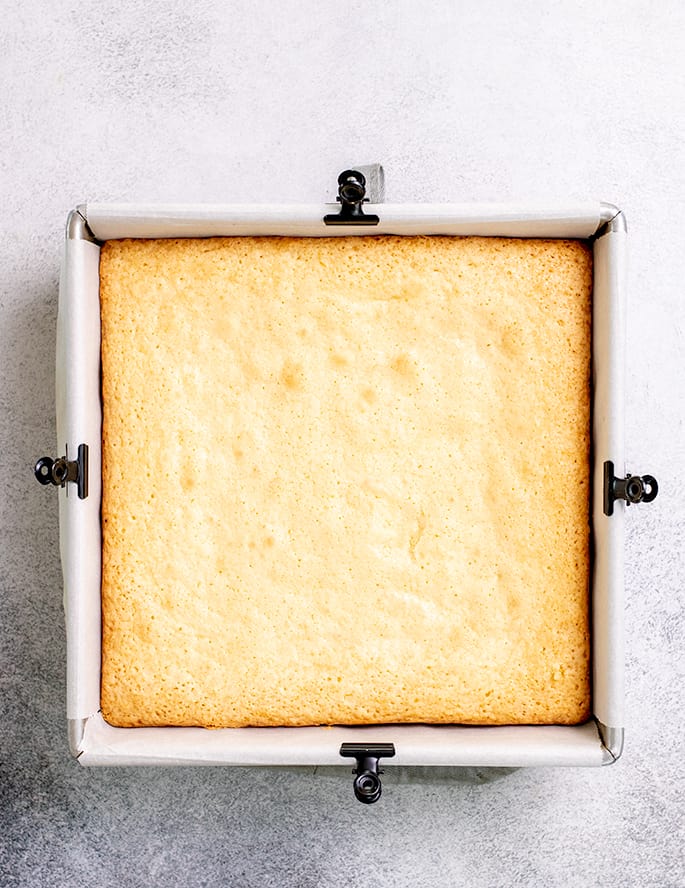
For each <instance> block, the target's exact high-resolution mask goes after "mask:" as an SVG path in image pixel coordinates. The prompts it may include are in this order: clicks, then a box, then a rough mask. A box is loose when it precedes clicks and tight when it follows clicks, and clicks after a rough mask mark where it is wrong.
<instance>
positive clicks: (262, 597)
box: [100, 236, 592, 727]
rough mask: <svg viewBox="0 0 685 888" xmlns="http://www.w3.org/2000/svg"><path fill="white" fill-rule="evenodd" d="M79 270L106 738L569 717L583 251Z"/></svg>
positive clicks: (244, 259)
mask: <svg viewBox="0 0 685 888" xmlns="http://www.w3.org/2000/svg"><path fill="white" fill-rule="evenodd" d="M100 274H101V283H100V294H101V305H102V308H101V316H102V397H103V501H102V521H103V580H102V604H103V648H102V691H101V703H102V712H103V715H104V717H105V719H106V720H107V721H108V722H110V723H111V724H114V725H119V726H138V725H203V726H208V727H221V726H225V727H237V726H245V725H305V724H362V723H381V722H449V723H466V724H521V723H528V724H536V723H538V724H545V723H562V724H570V723H577V722H581V721H584V720H585V719H586V718H588V717H589V714H590V678H589V615H588V611H589V605H588V583H589V579H588V577H589V504H588V498H589V426H590V397H589V384H590V340H591V334H590V303H591V287H592V256H591V252H590V249H589V247H588V246H587V245H586V244H583V243H581V242H577V241H558V240H550V241H544V240H518V239H499V238H456V237H412V238H402V237H366V236H365V237H344V238H321V239H319V238H243V237H238V238H212V239H205V240H203V239H194V240H163V241H143V240H130V241H110V242H107V243H105V244H104V246H103V248H102V253H101V265H100Z"/></svg>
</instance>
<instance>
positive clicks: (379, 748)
mask: <svg viewBox="0 0 685 888" xmlns="http://www.w3.org/2000/svg"><path fill="white" fill-rule="evenodd" d="M340 755H342V756H343V757H344V758H354V759H357V767H356V768H355V769H354V771H353V772H352V773H353V774H356V777H355V778H354V783H353V784H352V786H353V788H354V794H355V796H356V797H357V799H358V800H359V801H360V802H362V803H363V804H364V805H372V804H373V803H374V802H377V801H378V799H379V798H380V797H381V789H382V787H381V778H380V775H381V774H382V773H383V771H381V769H380V768H379V767H378V759H379V758H392V757H393V756H394V755H395V744H394V743H343V744H342V746H341V747H340Z"/></svg>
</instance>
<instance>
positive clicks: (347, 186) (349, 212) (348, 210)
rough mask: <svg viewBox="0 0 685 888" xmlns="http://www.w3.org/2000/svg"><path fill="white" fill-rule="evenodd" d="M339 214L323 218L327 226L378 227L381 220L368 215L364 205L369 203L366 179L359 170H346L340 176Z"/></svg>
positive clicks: (370, 214)
mask: <svg viewBox="0 0 685 888" xmlns="http://www.w3.org/2000/svg"><path fill="white" fill-rule="evenodd" d="M336 200H337V201H338V202H339V203H340V212H339V213H329V214H328V215H326V216H324V217H323V221H324V222H325V224H326V225H378V223H379V221H380V220H379V218H378V216H376V215H375V214H372V213H369V214H368V215H367V214H366V213H365V212H364V210H363V209H362V204H364V203H368V201H369V199H368V197H367V196H366V178H365V176H364V174H363V173H360V172H359V170H345V171H344V172H342V173H340V175H339V176H338V196H337V198H336Z"/></svg>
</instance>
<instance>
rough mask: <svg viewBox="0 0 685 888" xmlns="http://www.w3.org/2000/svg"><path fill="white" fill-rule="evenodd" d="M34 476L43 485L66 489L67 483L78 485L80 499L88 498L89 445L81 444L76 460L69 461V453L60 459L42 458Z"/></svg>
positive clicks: (36, 466)
mask: <svg viewBox="0 0 685 888" xmlns="http://www.w3.org/2000/svg"><path fill="white" fill-rule="evenodd" d="M33 474H34V475H35V476H36V479H37V480H38V481H39V482H40V483H41V484H52V485H53V486H54V487H64V486H65V485H66V483H67V481H72V482H73V483H74V484H76V489H77V491H78V497H79V499H85V498H86V497H87V496H88V445H87V444H79V446H78V456H77V458H76V459H74V460H70V459H69V455H68V453H67V455H66V456H60V457H59V458H58V459H50V457H49V456H42V457H41V458H40V459H39V460H38V462H37V463H36V465H35V467H34V469H33Z"/></svg>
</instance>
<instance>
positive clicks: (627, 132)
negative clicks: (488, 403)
mask: <svg viewBox="0 0 685 888" xmlns="http://www.w3.org/2000/svg"><path fill="white" fill-rule="evenodd" d="M0 11H1V12H2V13H3V16H2V19H3V20H2V28H1V29H0V72H1V80H0V83H1V85H2V89H1V90H0V219H1V223H0V224H1V225H2V236H1V237H0V311H1V312H2V321H1V324H0V342H1V343H2V345H1V352H0V354H1V356H2V360H1V363H0V405H1V407H0V420H1V424H0V471H1V477H2V484H1V485H0V521H1V522H2V530H1V533H2V557H1V558H0V614H1V617H0V619H1V621H2V622H1V629H0V651H1V653H0V685H1V687H2V692H1V697H0V703H1V706H2V713H1V716H0V737H1V745H0V754H1V757H2V761H1V764H0V884H1V885H3V886H4V885H29V886H32V885H45V886H51V888H60V886H67V885H68V886H80V885H88V886H91V885H98V886H100V885H101V886H109V885H119V884H121V885H126V886H138V885H141V886H142V885H146V886H147V885H170V884H174V885H177V886H179V888H180V886H186V885H188V886H190V885H193V886H194V885H211V886H213V885H224V884H225V885H236V886H285V885H287V886H290V885H292V886H339V885H344V886H348V885H349V886H397V885H411V886H424V885H425V886H462V885H463V886H500V885H502V886H508V885H525V886H534V885H535V886H537V885H544V886H567V885H574V884H578V885H613V886H617V888H618V886H640V888H644V886H660V888H665V886H680V885H684V884H685V861H684V859H683V812H684V800H683V777H684V774H685V767H684V765H683V752H684V748H683V747H684V744H683V736H684V732H683V721H682V712H683V702H684V701H683V691H682V681H683V672H684V670H683V661H682V651H683V635H684V632H683V627H684V625H685V623H684V620H683V591H682V579H683V566H684V565H683V530H684V528H685V503H684V500H683V492H684V491H683V480H682V479H683V469H684V468H685V445H684V437H683V412H684V411H683V393H682V390H683V386H682V377H683V367H684V366H685V365H684V362H683V358H684V357H685V338H684V337H685V333H684V330H685V308H684V300H683V292H682V288H683V281H684V280H685V250H684V249H683V241H684V235H683V229H682V219H681V210H682V207H683V204H684V202H685V177H684V170H685V126H684V125H685V66H684V64H683V57H684V55H685V7H684V6H683V5H682V4H681V3H679V2H654V3H647V2H617V0H610V2H608V0H607V2H604V3H587V2H581V3H563V4H562V3H558V2H544V3H543V2H541V0H540V2H516V3H514V2H499V3H497V2H494V0H481V2H478V3H473V4H467V3H456V4H453V3H448V2H444V3H435V2H422V3H416V4H413V3H402V2H401V3H379V2H371V3H354V2H353V3H344V2H343V3H339V2H332V0H318V2H314V0H302V2H288V0H285V2H279V3H278V4H276V3H268V2H261V3H259V2H257V3H247V2H221V0H199V2H194V3H183V2H180V0H167V2H156V0H151V2H149V3H147V4H141V3H139V2H137V0H120V2H118V3H116V4H113V3H108V2H101V0H99V2H94V0H82V2H79V3H78V4H77V3H73V4H72V3H64V2H57V3H45V2H41V0H26V2H25V3H24V4H22V5H15V4H14V3H9V2H7V0H5V2H2V3H1V4H0ZM377 160H378V161H382V162H383V163H384V165H385V168H386V174H387V199H388V200H397V201H408V200H446V201H449V200H452V201H461V200H466V201H472V200H505V199H525V198H546V197H572V198H575V197H578V198H582V197H592V198H597V199H603V200H608V201H612V202H615V203H617V204H619V205H620V206H621V207H622V208H623V209H624V210H625V212H626V215H627V217H628V222H629V227H630V255H631V266H630V276H629V281H630V299H629V308H630V315H629V325H628V346H629V370H628V393H627V461H628V467H629V468H630V469H631V470H632V471H638V472H645V471H647V472H651V473H653V474H654V475H656V476H657V478H658V479H659V481H660V483H661V492H660V495H659V498H658V499H657V500H656V502H655V503H653V504H652V506H651V507H647V506H645V507H640V508H634V509H630V510H629V512H628V517H627V546H626V561H627V575H626V586H627V680H628V682H627V746H626V752H625V754H624V757H623V758H622V759H621V761H620V762H619V763H618V764H617V765H615V766H614V767H611V768H605V769H599V770H594V769H593V770H582V769H569V770H552V769H541V770H531V771H517V772H515V773H512V774H508V775H506V774H501V775H498V776H499V777H501V779H497V780H494V781H492V782H488V783H483V782H478V781H477V780H471V781H470V782H468V781H465V780H463V779H460V778H459V776H458V775H454V776H453V777H450V778H448V777H446V776H445V775H444V774H440V775H437V776H436V777H431V776H430V775H427V774H425V773H422V774H419V775H418V776H415V779H414V780H413V781H409V780H407V779H406V775H398V776H397V778H395V779H393V778H392V775H391V774H388V776H387V778H386V782H385V793H384V796H383V799H382V801H381V803H379V804H378V805H375V806H371V807H370V808H368V809H367V808H364V807H362V806H361V805H359V804H358V803H356V802H355V801H354V800H353V799H352V796H351V791H350V784H349V782H348V780H347V779H341V778H340V777H339V775H333V776H331V775H326V774H320V773H319V774H316V775H314V774H310V773H302V772H275V771H258V770H245V771H241V770H233V769H216V768H212V769H208V770H202V769H195V768H190V769H186V770H183V769H146V768H143V769H138V770H116V769H105V770H86V769H83V768H80V767H79V766H78V764H76V763H75V762H74V761H72V760H71V758H70V757H69V753H68V750H67V743H66V731H65V723H64V693H65V688H64V664H65V642H64V628H63V619H62V611H61V594H62V593H61V575H60V566H59V560H58V552H57V541H58V528H57V506H56V502H57V500H56V497H55V496H54V493H52V492H51V491H50V490H48V489H44V488H41V487H39V485H38V484H36V483H35V481H34V480H33V478H32V475H31V467H32V464H33V462H34V460H35V459H36V458H37V457H38V456H40V455H42V454H43V453H49V454H52V453H53V451H54V446H55V444H54V439H55V424H54V371H53V353H54V339H55V319H56V310H57V280H58V273H59V254H60V247H61V241H62V232H63V225H64V221H65V218H66V214H67V211H68V210H69V209H70V208H71V207H73V206H74V205H75V204H77V203H79V202H81V201H83V200H84V199H86V198H90V199H99V200H107V199H122V200H137V199H140V200H146V199H148V200H178V201H183V200H206V201H236V202H241V201H246V202H250V201H255V202H264V201H267V202H268V201H302V202H307V201H318V200H320V199H321V198H322V197H323V196H328V197H330V196H332V194H333V191H334V187H333V186H334V182H335V177H336V175H337V173H338V172H339V171H340V170H341V169H343V168H345V167H346V166H347V165H348V164H349V163H351V162H353V163H361V162H373V161H377ZM467 776H469V777H470V778H473V777H474V775H473V774H470V775H467Z"/></svg>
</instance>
